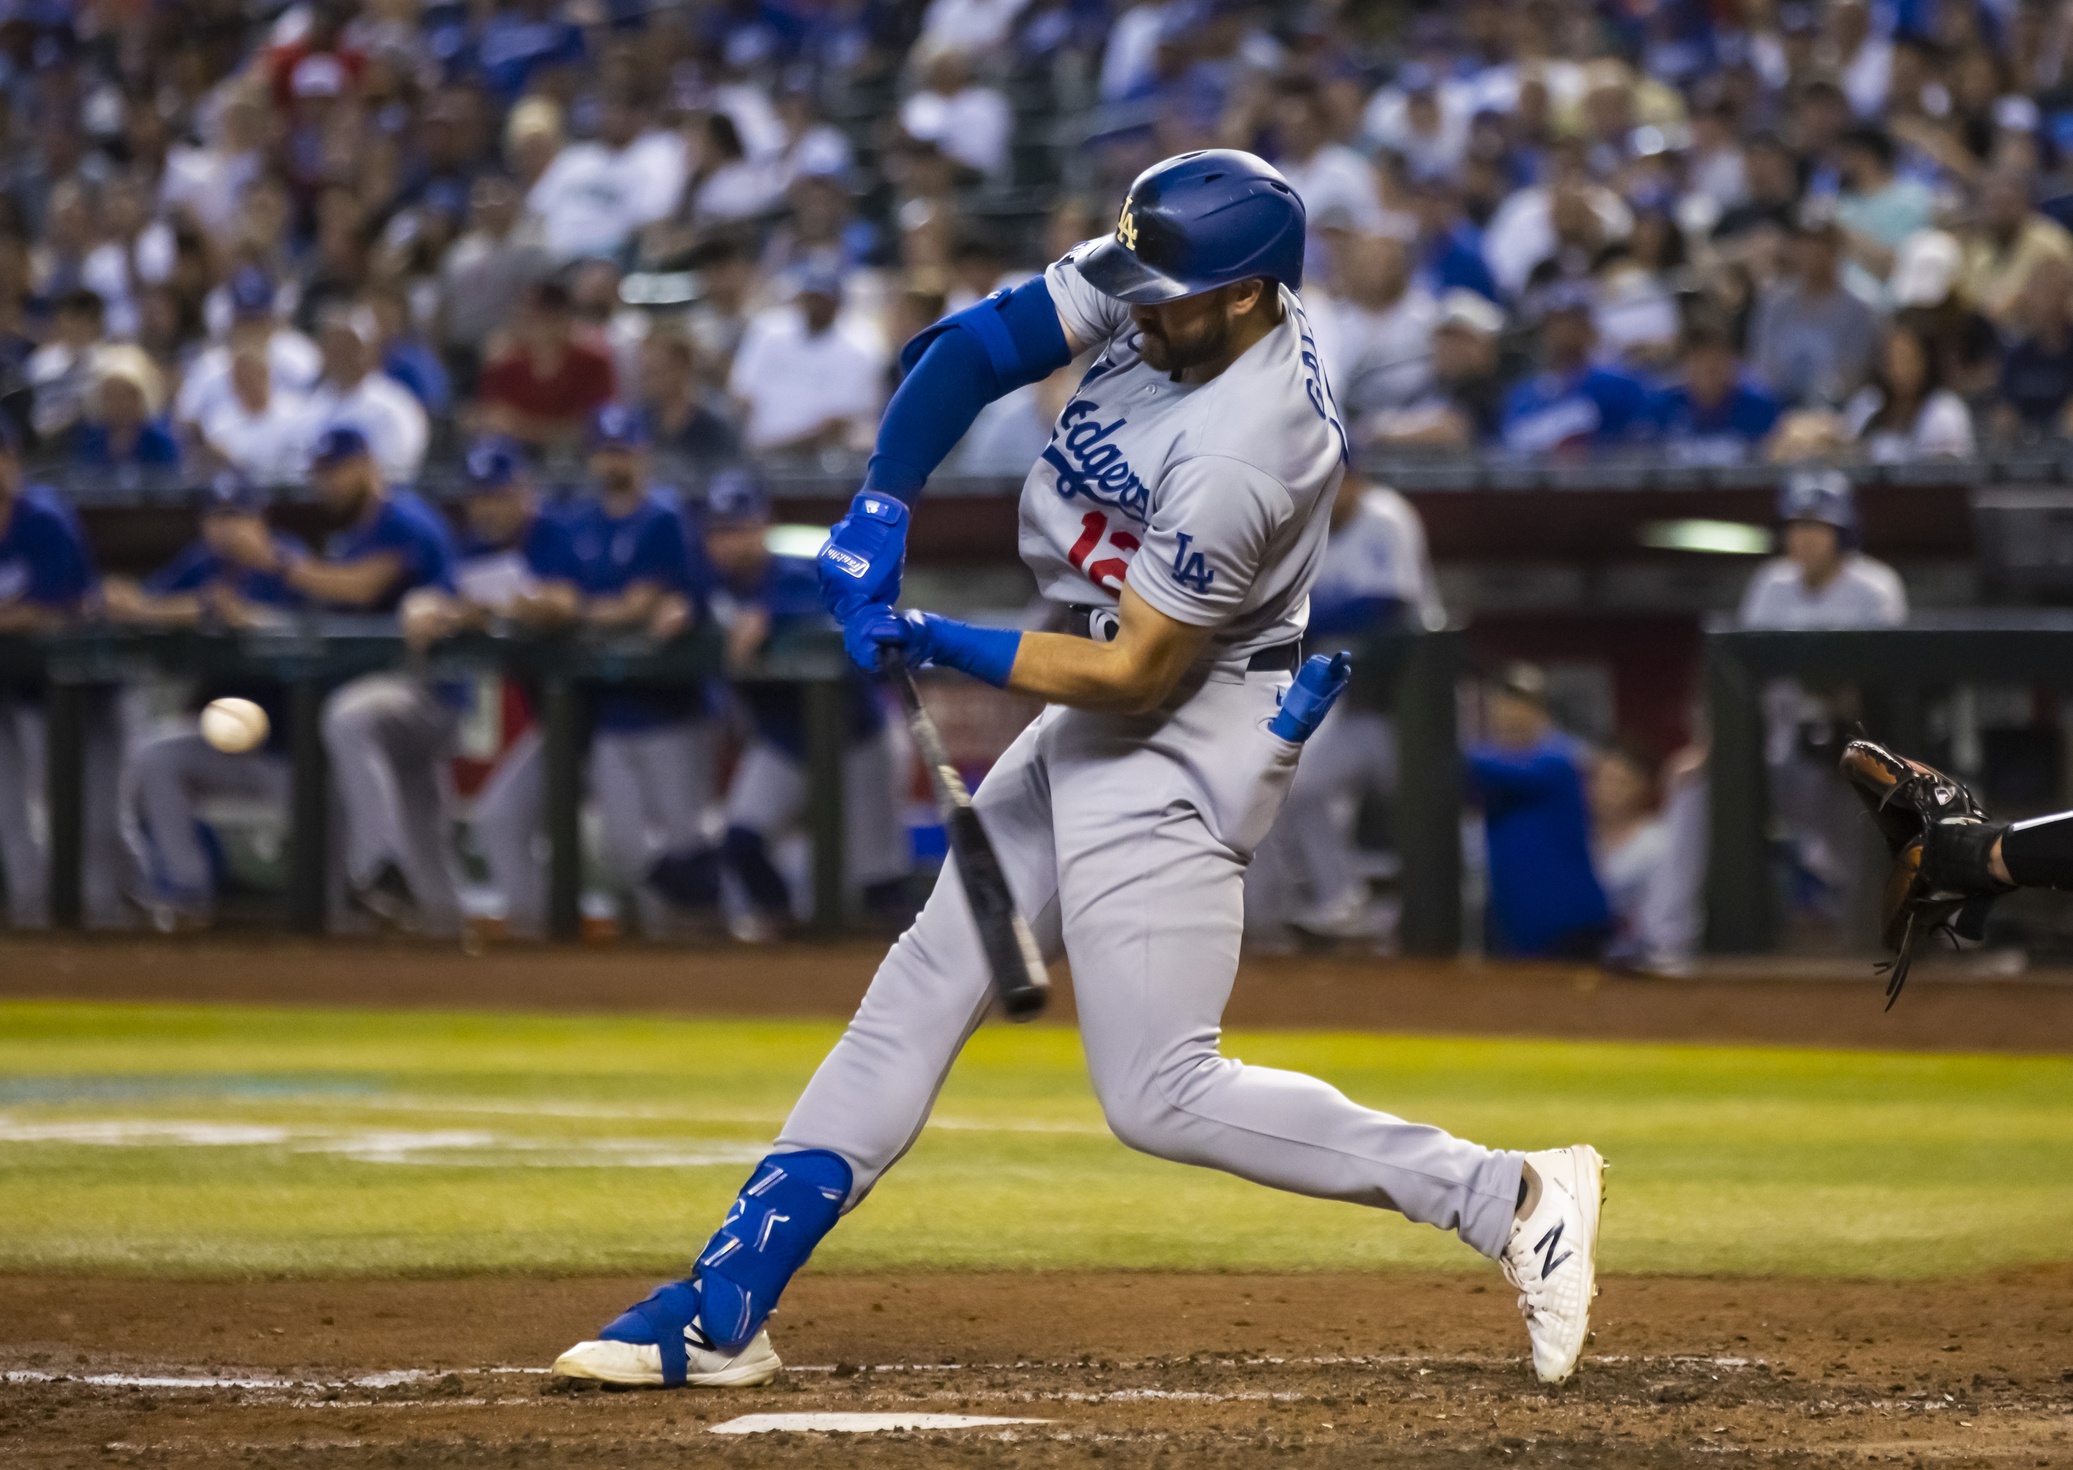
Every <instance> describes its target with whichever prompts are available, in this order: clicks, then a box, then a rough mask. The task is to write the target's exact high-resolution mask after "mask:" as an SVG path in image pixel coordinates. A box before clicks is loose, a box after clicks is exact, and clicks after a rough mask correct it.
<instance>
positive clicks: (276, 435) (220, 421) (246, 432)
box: [196, 388, 314, 485]
mask: <svg viewBox="0 0 2073 1470" xmlns="http://www.w3.org/2000/svg"><path fill="white" fill-rule="evenodd" d="M196 427H197V428H199V429H200V430H201V436H202V439H203V440H204V441H205V442H206V443H207V444H208V446H209V448H211V449H213V450H215V451H216V453H218V454H220V455H221V456H223V458H224V459H226V460H228V461H229V462H230V463H231V464H232V465H233V466H234V467H235V468H236V469H237V470H238V471H239V472H240V473H242V474H243V475H244V476H245V477H246V478H247V479H249V480H251V481H252V482H253V483H254V484H258V485H281V484H287V483H289V482H291V481H294V480H297V479H300V478H301V476H302V474H303V472H304V470H305V469H307V468H308V465H309V452H310V445H311V443H312V442H313V439H314V435H313V434H312V433H311V432H310V410H309V404H308V402H307V400H305V399H304V397H303V396H302V395H301V394H300V393H289V392H284V391H283V390H281V389H279V388H275V389H274V390H273V391H272V392H271V393H269V394H268V395H267V399H266V407H265V408H264V409H262V410H261V411H260V412H258V413H253V412H252V411H251V410H250V409H248V408H246V407H245V405H244V402H243V401H242V400H241V399H239V397H238V396H237V394H235V393H226V394H225V395H224V397H223V400H222V401H221V402H220V403H218V404H216V405H215V407H213V408H211V409H210V410H209V412H208V413H207V414H205V415H204V416H203V417H202V420H201V422H200V423H199V424H198V425H197V426H196Z"/></svg>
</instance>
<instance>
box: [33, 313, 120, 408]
mask: <svg viewBox="0 0 2073 1470" xmlns="http://www.w3.org/2000/svg"><path fill="white" fill-rule="evenodd" d="M52 326H53V330H52V333H51V339H50V340H49V341H48V342H46V343H44V344H43V345H42V346H41V347H39V348H37V349H36V351H35V352H33V353H31V354H30V356H29V361H28V364H27V368H26V374H27V377H28V380H29V390H30V392H31V393H32V394H34V395H35V397H34V406H33V407H32V408H31V409H30V412H29V423H30V425H31V427H33V428H34V429H35V431H36V434H37V437H38V438H41V439H51V440H55V439H58V438H61V437H62V436H63V435H64V434H66V433H67V432H69V431H70V430H71V428H72V426H73V425H74V424H76V423H78V422H79V420H80V416H81V415H82V414H83V413H84V412H85V410H86V400H87V395H88V394H89V393H90V392H91V391H92V390H93V382H94V355H95V354H96V353H97V352H99V351H100V348H101V344H102V343H103V341H104V340H105V339H106V336H107V316H106V312H105V310H104V308H103V307H102V304H101V298H100V296H99V295H98V294H97V293H95V292H93V291H89V290H87V289H86V288H85V287H83V286H82V287H79V288H77V289H75V290H71V291H68V292H66V293H65V294H64V295H63V296H62V297H60V298H59V300H58V303H57V309H56V311H55V312H54V313H53V322H52Z"/></svg>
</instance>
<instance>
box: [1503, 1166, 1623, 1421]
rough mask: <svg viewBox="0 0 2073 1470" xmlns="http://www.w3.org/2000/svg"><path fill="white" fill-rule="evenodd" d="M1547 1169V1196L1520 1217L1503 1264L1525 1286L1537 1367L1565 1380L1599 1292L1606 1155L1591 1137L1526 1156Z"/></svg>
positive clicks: (1524, 1308)
mask: <svg viewBox="0 0 2073 1470" xmlns="http://www.w3.org/2000/svg"><path fill="white" fill-rule="evenodd" d="M1526 1162H1527V1163H1529V1164H1531V1165H1532V1166H1533V1172H1534V1173H1536V1174H1538V1175H1539V1176H1540V1202H1539V1203H1538V1204H1536V1205H1535V1206H1534V1207H1533V1213H1532V1214H1530V1215H1528V1216H1526V1218H1525V1219H1523V1220H1515V1221H1513V1222H1512V1237H1511V1240H1510V1241H1509V1242H1507V1243H1506V1245H1505V1248H1504V1255H1503V1256H1502V1257H1501V1258H1500V1260H1499V1264H1500V1265H1502V1266H1503V1267H1504V1278H1505V1280H1507V1281H1509V1282H1511V1284H1512V1285H1513V1286H1516V1287H1517V1288H1518V1289H1519V1315H1520V1316H1522V1317H1524V1318H1525V1319H1526V1333H1527V1335H1528V1336H1529V1337H1531V1338H1532V1339H1533V1371H1534V1372H1536V1373H1538V1374H1539V1375H1540V1381H1541V1382H1542V1383H1560V1382H1562V1381H1563V1380H1564V1379H1566V1378H1568V1377H1569V1375H1570V1374H1572V1373H1574V1372H1575V1371H1576V1360H1577V1358H1578V1357H1579V1356H1581V1355H1582V1353H1583V1350H1584V1340H1585V1339H1586V1338H1587V1337H1589V1336H1590V1332H1591V1298H1592V1297H1594V1296H1596V1295H1597V1294H1598V1214H1599V1208H1600V1206H1601V1205H1602V1204H1603V1202H1604V1198H1605V1160H1604V1159H1602V1158H1600V1157H1599V1156H1598V1150H1596V1149H1595V1148H1592V1147H1591V1146H1590V1145H1589V1144H1583V1143H1580V1144H1577V1145H1576V1146H1575V1147H1573V1148H1551V1149H1545V1150H1543V1151H1541V1152H1540V1153H1531V1154H1528V1155H1526Z"/></svg>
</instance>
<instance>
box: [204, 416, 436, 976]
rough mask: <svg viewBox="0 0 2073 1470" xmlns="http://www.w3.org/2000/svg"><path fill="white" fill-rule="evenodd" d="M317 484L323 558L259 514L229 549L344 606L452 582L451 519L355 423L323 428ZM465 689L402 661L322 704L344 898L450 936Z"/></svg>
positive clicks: (358, 606)
mask: <svg viewBox="0 0 2073 1470" xmlns="http://www.w3.org/2000/svg"><path fill="white" fill-rule="evenodd" d="M310 484H311V486H312V487H313V488H314V489H315V490H316V492H317V498H318V500H319V501H321V502H322V504H323V506H324V508H325V509H326V510H328V511H329V512H330V513H331V514H332V515H333V516H334V517H335V518H337V519H338V520H340V521H342V522H344V528H343V529H342V530H339V531H337V532H335V533H334V534H333V535H332V536H331V538H330V539H329V540H328V541H327V542H326V543H325V546H324V554H323V556H322V557H316V556H311V555H309V554H307V553H306V552H304V551H302V550H300V549H298V548H292V547H284V546H283V545H282V544H281V543H279V542H277V541H276V540H275V539H274V538H273V536H272V535H271V534H270V533H268V531H267V530H266V528H265V527H264V526H263V525H254V524H249V523H248V524H242V525H234V526H232V527H229V528H228V529H227V530H226V531H225V533H224V534H223V535H222V536H221V537H220V538H219V544H218V546H217V551H218V553H219V554H220V555H221V556H223V557H224V558H225V559H226V560H228V561H231V562H235V563H237V564H238V565H240V566H242V567H244V568H246V569H247V570H249V571H253V572H259V573H262V574H266V575H271V576H275V577H278V578H279V579H280V581H281V582H282V584H283V585H284V586H286V587H287V588H288V589H289V590H291V591H293V592H295V593H297V594H299V595H300V596H302V597H304V598H306V599H307V600H308V601H309V602H311V603H312V604H314V605H316V606H318V607H320V608H327V609H332V610H335V611H342V612H360V613H394V612H396V611H397V609H398V608H399V607H400V606H401V605H402V603H403V600H404V598H405V597H406V596H407V595H408V594H409V593H410V592H412V591H413V590H415V589H417V588H420V587H431V588H433V589H435V590H437V591H440V592H445V593H451V592H452V591H453V538H452V533H451V532H450V531H449V530H448V528H447V524H446V518H445V517H444V516H442V515H440V514H439V512H438V511H436V510H434V509H433V508H432V507H431V506H429V505H427V504H426V503H425V502H424V501H423V500H421V499H419V498H418V497H417V496H416V495H414V494H412V493H410V492H408V491H404V490H395V489H392V488H391V487H390V486H389V485H388V484H387V483H386V482H385V481H384V480H383V478H382V473H381V470H380V468H379V466H377V465H376V463H375V460H374V455H373V453H372V452H371V451H370V449H369V448H368V444H367V439H366V436H365V435H363V434H361V432H360V431H359V430H358V429H356V428H353V427H351V426H350V425H339V426H337V427H334V428H330V429H326V430H325V431H324V432H323V433H322V434H321V435H319V436H318V438H317V442H316V447H315V451H314V453H313V454H312V455H311V459H310ZM466 700H467V690H466V689H465V688H464V687H462V686H458V685H454V684H451V683H446V682H435V681H433V680H430V679H427V678H425V677H424V676H422V675H420V674H415V673H408V672H395V673H378V674H368V675H365V676H363V677H361V678H358V679H355V680H353V681H352V682H351V683H349V684H346V685H344V686H343V687H341V688H340V689H338V690H337V691H335V692H334V693H333V694H332V695H331V697H330V698H329V699H328V700H326V701H325V704H324V716H323V725H324V748H325V753H326V754H327V755H328V756H329V757H330V759H331V770H332V779H333V781H334V782H335V783H336V786H337V797H338V802H339V807H340V815H341V816H342V818H343V821H344V829H345V874H344V876H345V884H346V895H345V896H346V898H347V900H348V901H349V902H350V903H351V904H353V905H355V906H356V907H358V908H359V909H360V910H362V911H363V912H365V913H367V914H370V915H372V916H373V917H375V918H376V919H378V920H380V921H382V922H385V923H391V924H398V925H406V926H414V927H416V928H418V929H420V930H422V931H423V932H424V933H426V934H430V935H435V936H440V937H448V936H453V935H458V934H459V933H460V923H461V906H460V897H459V892H458V890H457V888H456V886H455V882H454V869H453V852H452V844H451V842H450V841H449V832H448V825H449V820H450V815H449V814H450V811H451V803H450V800H449V798H448V794H447V786H448V784H449V783H448V780H447V771H446V767H447V763H448V760H449V758H450V757H451V756H452V754H453V748H454V740H455V736H456V734H457V733H458V730H459V727H460V720H461V711H462V708H463V706H464V705H465V703H466Z"/></svg>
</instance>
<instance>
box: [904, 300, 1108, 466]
mask: <svg viewBox="0 0 2073 1470" xmlns="http://www.w3.org/2000/svg"><path fill="white" fill-rule="evenodd" d="M1071 361H1072V349H1071V348H1070V347H1069V346H1068V345H1067V344H1066V340H1065V328H1064V327H1062V326H1060V325H1059V322H1058V308H1057V306H1056V305H1054V304H1053V302H1052V300H1051V288H1050V287H1049V286H1047V285H1045V284H1044V278H1043V277H1042V276H1038V277H1036V278H1035V279H1034V280H1029V281H1024V282H1023V283H1022V284H1021V285H1019V286H1017V287H1015V288H1014V289H1013V290H1007V291H996V292H994V293H993V294H992V295H991V296H989V297H987V298H986V299H985V300H984V301H980V302H977V303H975V304H973V305H971V306H968V307H966V308H965V309H964V310H963V311H960V312H956V313H953V314H952V315H950V316H947V317H945V318H943V320H941V321H939V322H937V323H936V324H935V325H934V326H932V327H930V328H928V330H926V331H924V332H921V333H918V334H917V335H916V336H915V337H914V339H913V340H912V341H910V342H909V343H908V344H907V345H906V346H905V347H903V348H901V349H900V366H901V367H902V368H904V369H905V370H906V373H907V376H906V378H905V380H904V381H902V382H901V384H900V386H899V388H898V390H897V391H895V392H894V394H893V399H892V402H891V403H889V404H887V405H886V410H885V417H884V419H883V420H881V421H880V423H879V425H878V447H877V450H876V452H875V453H873V454H872V456H871V463H870V466H869V468H868V469H867V470H866V471H865V473H864V489H866V490H868V491H876V492H877V493H878V494H880V495H890V496H892V497H893V498H894V499H896V500H901V501H905V502H907V503H909V504H912V503H913V501H914V498H915V497H916V496H917V495H919V494H920V493H921V487H922V486H923V484H925V483H926V482H927V480H928V477H929V476H930V475H932V474H934V473H935V470H936V466H937V465H939V464H941V463H942V462H943V457H944V456H945V455H947V454H948V453H950V451H951V449H952V448H953V447H954V446H955V445H956V443H957V441H958V440H960V439H962V438H963V437H964V436H965V431H966V430H967V429H969V428H971V427H972V421H973V420H974V419H976V418H977V417H978V416H979V410H980V409H982V408H984V407H986V405H987V404H989V403H991V402H993V401H994V400H995V399H996V398H1001V397H1004V396H1006V395H1007V394H1009V393H1012V392H1013V391H1014V390H1015V389H1017V388H1021V387H1024V386H1026V385H1028V384H1030V383H1037V382H1041V381H1043V380H1044V379H1045V378H1047V377H1049V376H1050V375H1051V374H1052V373H1054V372H1056V371H1057V370H1058V369H1059V368H1062V367H1064V366H1065V365H1066V364H1067V363H1069V362H1071Z"/></svg>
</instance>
